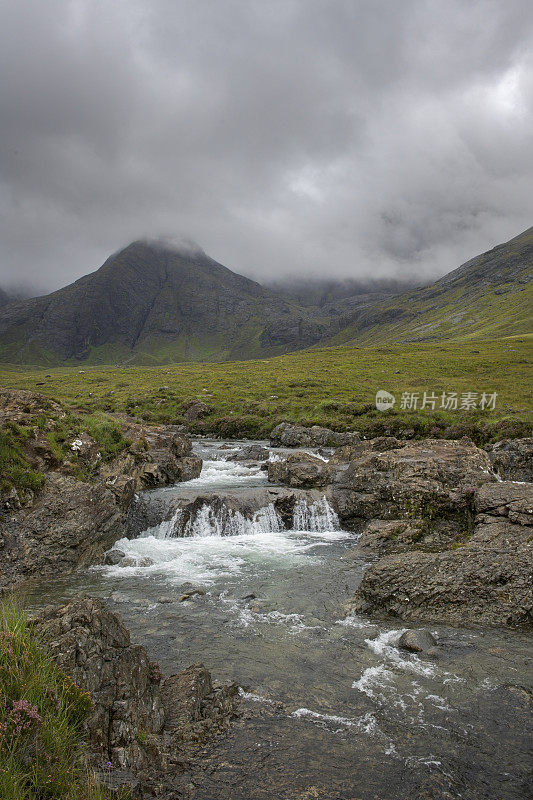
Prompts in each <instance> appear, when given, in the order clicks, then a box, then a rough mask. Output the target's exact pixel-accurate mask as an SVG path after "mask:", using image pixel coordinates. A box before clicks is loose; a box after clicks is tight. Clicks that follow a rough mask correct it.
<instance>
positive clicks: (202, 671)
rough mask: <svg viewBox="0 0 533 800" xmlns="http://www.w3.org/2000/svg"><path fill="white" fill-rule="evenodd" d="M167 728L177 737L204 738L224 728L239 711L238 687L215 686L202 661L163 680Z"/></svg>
mask: <svg viewBox="0 0 533 800" xmlns="http://www.w3.org/2000/svg"><path fill="white" fill-rule="evenodd" d="M161 701H162V703H163V707H164V710H165V730H166V731H168V732H169V733H171V734H173V736H174V737H175V740H176V739H181V740H189V741H204V740H205V738H206V736H207V735H209V733H211V732H214V731H216V730H222V729H223V728H224V727H226V726H227V724H228V723H229V722H230V721H231V719H233V718H234V717H235V715H236V711H237V701H238V687H237V686H236V685H235V684H230V685H229V686H223V687H218V686H214V685H213V683H212V681H211V675H210V674H209V672H208V670H207V669H206V668H205V666H204V665H203V664H193V665H192V666H190V667H188V668H187V669H185V670H183V671H182V672H180V673H178V674H177V675H171V676H170V677H168V678H166V679H165V680H164V681H163V683H162V684H161Z"/></svg>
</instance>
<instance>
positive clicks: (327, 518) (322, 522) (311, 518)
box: [293, 497, 340, 533]
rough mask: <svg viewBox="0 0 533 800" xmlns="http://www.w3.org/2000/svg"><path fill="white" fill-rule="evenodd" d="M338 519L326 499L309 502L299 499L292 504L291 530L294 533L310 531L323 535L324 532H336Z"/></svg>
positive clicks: (338, 526)
mask: <svg viewBox="0 0 533 800" xmlns="http://www.w3.org/2000/svg"><path fill="white" fill-rule="evenodd" d="M339 528H340V525H339V518H338V516H337V514H336V513H335V511H334V510H333V508H332V507H331V505H330V504H329V502H328V499H327V497H321V498H320V499H319V500H314V501H313V502H311V503H310V502H309V501H308V500H307V499H306V498H301V499H299V500H297V501H296V503H295V504H294V512H293V529H294V530H295V531H312V532H314V533H323V532H325V531H338V530H339Z"/></svg>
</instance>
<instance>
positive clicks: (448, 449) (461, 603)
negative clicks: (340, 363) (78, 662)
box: [268, 426, 533, 626]
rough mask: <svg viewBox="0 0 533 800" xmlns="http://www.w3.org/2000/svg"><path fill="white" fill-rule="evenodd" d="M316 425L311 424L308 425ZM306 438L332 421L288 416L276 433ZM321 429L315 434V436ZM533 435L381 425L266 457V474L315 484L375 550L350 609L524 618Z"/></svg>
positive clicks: (489, 619) (460, 620)
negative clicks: (322, 449)
mask: <svg viewBox="0 0 533 800" xmlns="http://www.w3.org/2000/svg"><path fill="white" fill-rule="evenodd" d="M315 434H316V436H315ZM280 435H281V437H282V438H283V439H284V440H287V439H290V441H298V442H301V443H302V444H304V446H305V445H307V444H308V442H310V441H315V440H318V439H319V440H320V441H324V442H326V441H328V435H327V433H324V431H323V430H322V429H321V430H319V431H313V429H310V430H309V431H307V432H306V431H305V430H304V429H301V428H298V427H296V428H295V430H293V431H289V430H288V427H287V426H284V428H283V430H282V431H281V432H280V431H279V430H277V431H276V432H275V433H274V442H278V441H279V439H280ZM317 437H318V439H317ZM532 454H533V439H531V438H529V439H520V440H514V441H507V442H502V443H498V444H496V445H492V446H491V447H490V448H487V450H482V449H480V448H478V447H476V446H475V445H474V444H473V443H472V442H471V441H470V440H468V439H466V438H465V439H462V440H460V441H447V440H442V439H438V440H437V439H426V440H422V441H416V442H414V441H402V440H399V439H396V438H394V437H379V438H376V439H372V440H364V441H360V442H357V443H354V444H350V445H347V446H342V447H338V448H337V449H336V450H335V451H334V453H333V455H332V456H331V457H330V458H329V459H325V458H320V457H317V456H314V455H312V454H309V453H306V452H298V453H294V454H291V455H289V456H287V457H286V458H280V459H276V460H274V461H271V462H270V463H269V465H268V475H269V480H271V481H274V482H277V483H282V484H286V485H288V486H291V487H298V488H303V487H305V488H311V487H316V488H319V487H320V488H321V489H322V491H324V492H325V493H326V495H327V496H328V498H329V499H330V500H331V502H332V503H333V506H334V508H335V510H336V511H337V513H338V515H339V519H340V520H341V523H342V524H343V526H345V527H347V528H348V529H350V530H353V531H354V532H356V533H359V534H360V539H359V543H358V545H357V548H358V549H359V550H363V551H365V552H367V553H368V554H369V556H370V557H372V558H374V559H375V558H377V560H376V561H374V563H372V564H371V565H370V566H369V568H368V570H367V572H366V573H365V576H364V578H363V580H362V582H361V584H360V586H359V588H358V590H357V592H356V594H355V597H354V599H353V603H352V604H351V606H350V610H351V611H352V612H358V613H364V614H377V615H389V616H393V617H399V618H401V619H405V620H410V621H419V620H420V621H430V620H432V621H439V622H447V623H450V624H481V625H506V626H514V625H519V624H531V622H532V608H533V593H532V583H531V565H532V555H533V537H532V529H531V525H532V524H533V484H532V483H531V482H528V481H524V480H523V479H524V478H529V477H531V475H530V465H531V462H532V458H531V456H532Z"/></svg>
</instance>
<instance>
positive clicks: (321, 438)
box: [270, 422, 361, 447]
mask: <svg viewBox="0 0 533 800" xmlns="http://www.w3.org/2000/svg"><path fill="white" fill-rule="evenodd" d="M360 439H361V437H360V435H359V434H358V433H357V432H355V431H354V432H347V433H337V432H335V431H332V430H330V429H329V428H321V427H320V426H319V425H313V426H312V427H311V428H304V427H302V426H301V425H293V424H291V423H289V422H281V423H280V424H279V425H277V426H276V427H275V428H274V430H273V431H272V433H271V434H270V444H271V445H272V447H325V446H326V447H340V446H341V445H348V444H355V443H356V442H358V441H360Z"/></svg>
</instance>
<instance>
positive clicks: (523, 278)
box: [330, 228, 533, 344]
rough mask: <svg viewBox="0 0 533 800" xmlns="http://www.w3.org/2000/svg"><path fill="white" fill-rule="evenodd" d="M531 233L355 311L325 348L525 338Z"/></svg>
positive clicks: (531, 272)
mask: <svg viewBox="0 0 533 800" xmlns="http://www.w3.org/2000/svg"><path fill="white" fill-rule="evenodd" d="M532 277H533V228H528V230H527V231H524V232H523V233H521V234H520V235H519V236H516V237H515V238H514V239H511V240H510V241H509V242H506V243H505V244H501V245H498V246H497V247H494V248H493V249H492V250H488V251H487V252H486V253H483V254H482V255H480V256H477V257H476V258H473V259H471V260H470V261H467V262H466V263H465V264H463V265H462V266H460V267H459V268H458V269H456V270H454V271H453V272H450V273H448V274H447V275H445V276H444V277H443V278H440V279H439V280H438V281H436V282H435V283H433V284H431V285H430V286H426V287H423V288H419V289H416V290H414V291H411V292H405V293H403V294H401V295H399V296H397V297H395V298H392V299H386V300H382V301H380V302H378V303H375V304H371V305H370V306H368V307H367V308H356V309H354V310H352V311H348V312H347V313H344V314H342V315H341V317H340V318H339V319H338V320H337V324H338V332H337V333H336V334H335V335H334V336H333V337H332V338H331V339H330V343H331V344H348V343H357V344H381V343H385V342H416V341H419V342H428V341H435V340H439V339H462V338H475V337H479V338H497V337H500V336H512V335H514V334H524V333H528V332H531V330H532V326H531V308H532V300H533V297H532V294H533V293H532V284H531V281H532Z"/></svg>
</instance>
